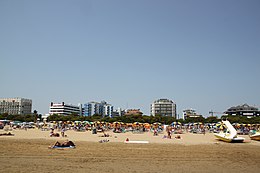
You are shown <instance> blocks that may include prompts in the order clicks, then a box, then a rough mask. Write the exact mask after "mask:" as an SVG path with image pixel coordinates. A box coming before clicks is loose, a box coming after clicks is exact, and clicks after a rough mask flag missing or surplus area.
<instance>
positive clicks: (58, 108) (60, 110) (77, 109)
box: [49, 102, 82, 115]
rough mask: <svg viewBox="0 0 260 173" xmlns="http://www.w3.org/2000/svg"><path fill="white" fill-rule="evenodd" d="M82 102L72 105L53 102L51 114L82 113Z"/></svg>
mask: <svg viewBox="0 0 260 173" xmlns="http://www.w3.org/2000/svg"><path fill="white" fill-rule="evenodd" d="M81 110H82V109H81V104H79V106H75V105H71V104H65V103H64V102H62V103H53V102H51V104H50V112H49V114H50V115H53V114H58V115H71V114H77V115H81V114H82V112H81Z"/></svg>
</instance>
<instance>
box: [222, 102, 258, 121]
mask: <svg viewBox="0 0 260 173" xmlns="http://www.w3.org/2000/svg"><path fill="white" fill-rule="evenodd" d="M224 113H225V114H227V115H239V116H246V117H248V118H250V117H259V116H260V111H259V110H258V108H256V107H253V106H249V105H248V104H243V105H238V106H233V107H231V108H229V109H228V110H227V111H225V112H224Z"/></svg>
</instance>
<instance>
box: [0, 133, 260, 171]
mask: <svg viewBox="0 0 260 173" xmlns="http://www.w3.org/2000/svg"><path fill="white" fill-rule="evenodd" d="M0 133H3V131H2V130H0ZM12 133H14V134H15V136H1V137H0V145H1V150H0V167H1V169H0V172H72V171H73V172H260V164H259V163H260V150H259V147H260V142H257V141H251V140H250V139H249V138H248V137H247V136H243V137H245V138H246V142H245V143H241V144H238V143H235V144H233V143H232V144H230V143H224V142H221V141H218V140H216V139H215V137H214V135H213V134H206V135H203V134H183V135H181V137H182V139H180V140H177V139H162V137H163V134H160V135H159V136H153V135H152V133H149V132H148V133H144V134H132V133H130V132H128V133H121V134H115V133H112V132H110V134H111V135H112V137H108V138H102V137H99V136H100V135H102V134H97V135H92V134H91V132H74V131H66V134H67V135H68V137H67V138H62V137H58V138H51V137H49V131H40V130H38V129H34V130H32V129H30V130H27V131H25V130H14V131H12ZM174 136H176V135H174ZM126 138H129V139H130V140H147V141H149V142H150V143H149V144H124V143H123V141H124V140H125V139H126ZM65 139H69V140H72V141H73V142H75V144H76V148H75V149H64V150H57V149H48V146H49V145H51V144H52V143H54V141H56V140H59V141H63V140H65ZM101 139H109V140H110V142H108V143H98V141H99V140H101Z"/></svg>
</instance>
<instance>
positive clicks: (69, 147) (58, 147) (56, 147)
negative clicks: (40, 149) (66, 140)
mask: <svg viewBox="0 0 260 173" xmlns="http://www.w3.org/2000/svg"><path fill="white" fill-rule="evenodd" d="M49 148H50V149H71V148H76V146H66V147H62V146H52V147H49Z"/></svg>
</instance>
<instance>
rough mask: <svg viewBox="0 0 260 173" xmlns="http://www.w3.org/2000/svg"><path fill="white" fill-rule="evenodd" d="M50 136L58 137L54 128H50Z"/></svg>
mask: <svg viewBox="0 0 260 173" xmlns="http://www.w3.org/2000/svg"><path fill="white" fill-rule="evenodd" d="M50 137H60V134H59V133H54V129H51V132H50Z"/></svg>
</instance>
